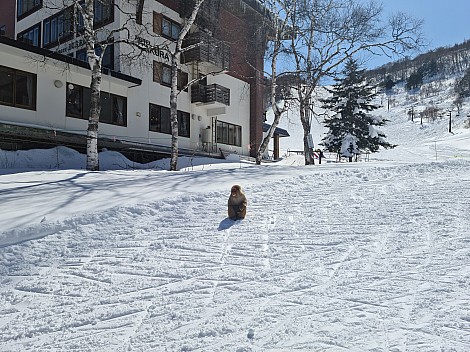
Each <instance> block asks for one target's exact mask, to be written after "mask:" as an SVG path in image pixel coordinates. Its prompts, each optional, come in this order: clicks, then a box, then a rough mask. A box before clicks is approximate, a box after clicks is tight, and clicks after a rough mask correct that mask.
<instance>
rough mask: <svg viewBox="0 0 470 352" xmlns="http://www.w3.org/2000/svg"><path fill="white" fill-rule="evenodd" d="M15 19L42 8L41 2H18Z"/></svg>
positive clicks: (30, 0)
mask: <svg viewBox="0 0 470 352" xmlns="http://www.w3.org/2000/svg"><path fill="white" fill-rule="evenodd" d="M17 4H18V7H17V17H18V19H21V18H23V17H26V16H28V15H29V14H31V13H33V12H34V11H37V10H38V9H40V8H41V7H42V0H18V1H17Z"/></svg>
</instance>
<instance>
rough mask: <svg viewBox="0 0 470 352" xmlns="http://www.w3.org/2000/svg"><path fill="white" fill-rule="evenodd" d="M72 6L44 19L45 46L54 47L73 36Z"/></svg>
mask: <svg viewBox="0 0 470 352" xmlns="http://www.w3.org/2000/svg"><path fill="white" fill-rule="evenodd" d="M72 14H73V12H72V8H71V7H69V8H67V9H66V10H64V11H62V12H60V13H58V14H56V15H54V16H51V17H49V18H46V19H45V20H44V21H43V25H42V26H43V46H44V47H52V46H55V45H58V44H59V43H61V42H62V43H63V42H65V41H67V40H69V39H71V38H72V35H73V31H72V23H73V21H72V17H73V16H72Z"/></svg>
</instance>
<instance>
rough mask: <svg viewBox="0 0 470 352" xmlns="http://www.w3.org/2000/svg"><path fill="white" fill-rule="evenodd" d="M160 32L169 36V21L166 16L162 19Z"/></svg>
mask: <svg viewBox="0 0 470 352" xmlns="http://www.w3.org/2000/svg"><path fill="white" fill-rule="evenodd" d="M162 34H163V35H165V36H167V37H171V21H170V20H168V19H166V18H163V19H162Z"/></svg>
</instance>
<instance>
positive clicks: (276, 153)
mask: <svg viewBox="0 0 470 352" xmlns="http://www.w3.org/2000/svg"><path fill="white" fill-rule="evenodd" d="M279 140H280V137H279V135H278V134H277V133H274V160H277V159H279Z"/></svg>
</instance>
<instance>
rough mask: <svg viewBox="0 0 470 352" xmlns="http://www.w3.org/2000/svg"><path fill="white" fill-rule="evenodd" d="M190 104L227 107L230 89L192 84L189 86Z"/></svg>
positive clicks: (215, 85) (216, 85)
mask: <svg viewBox="0 0 470 352" xmlns="http://www.w3.org/2000/svg"><path fill="white" fill-rule="evenodd" d="M191 103H193V104H198V105H211V106H229V105H230V89H228V88H226V87H223V86H220V85H218V84H209V85H207V86H206V85H203V84H193V85H192V86H191Z"/></svg>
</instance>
